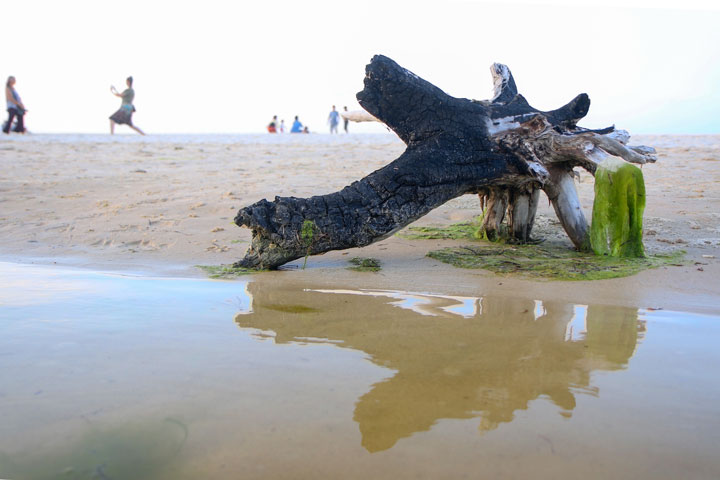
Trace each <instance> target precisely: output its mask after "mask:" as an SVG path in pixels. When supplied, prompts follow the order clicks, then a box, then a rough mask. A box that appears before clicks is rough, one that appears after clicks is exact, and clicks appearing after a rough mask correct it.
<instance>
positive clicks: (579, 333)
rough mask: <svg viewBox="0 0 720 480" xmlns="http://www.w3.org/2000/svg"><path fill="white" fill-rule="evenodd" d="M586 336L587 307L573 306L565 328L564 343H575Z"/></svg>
mask: <svg viewBox="0 0 720 480" xmlns="http://www.w3.org/2000/svg"><path fill="white" fill-rule="evenodd" d="M586 334H587V305H575V306H574V307H573V316H572V318H571V319H570V321H569V322H568V324H567V327H565V341H566V342H577V341H579V340H582V339H583V338H585V335H586Z"/></svg>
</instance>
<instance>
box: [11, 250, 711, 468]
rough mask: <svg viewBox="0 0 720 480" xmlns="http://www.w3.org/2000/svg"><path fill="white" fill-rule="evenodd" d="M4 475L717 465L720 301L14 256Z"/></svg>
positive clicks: (702, 466) (692, 466)
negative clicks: (305, 280) (437, 287)
mask: <svg viewBox="0 0 720 480" xmlns="http://www.w3.org/2000/svg"><path fill="white" fill-rule="evenodd" d="M0 278H2V280H1V281H0V282H1V285H2V287H1V288H0V419H2V421H1V422H0V478H17V479H21V478H22V479H35V478H37V479H41V478H42V479H46V478H80V479H84V478H88V479H94V478H99V479H106V478H107V479H125V478H127V479H144V478H147V479H150V478H152V479H171V478H172V479H185V478H187V479H190V478H193V479H195V478H204V479H214V478H217V479H225V478H244V479H245V478H293V479H297V478H314V479H317V478H432V479H436V478H530V477H532V478H553V479H558V478H573V479H575V478H653V479H657V478H668V479H669V478H717V477H718V476H720V460H718V458H717V451H718V445H720V434H719V433H718V426H719V425H718V418H720V415H719V414H720V406H718V402H717V399H718V398H720V380H719V379H718V376H717V374H716V371H717V368H718V366H720V362H719V361H718V360H719V357H720V354H718V353H717V348H716V347H715V345H716V343H717V339H718V338H719V334H720V323H719V321H720V318H717V317H710V316H700V315H693V314H688V313H680V312H664V311H648V310H645V309H642V308H640V309H638V308H627V307H617V306H612V305H574V304H567V303H562V302H553V301H551V300H548V299H532V298H530V299H527V298H523V297H522V295H521V294H520V296H519V297H517V298H515V297H492V296H487V295H483V292H477V296H474V297H461V296H456V295H453V294H452V292H451V288H450V287H448V291H445V292H400V291H388V290H357V289H353V288H350V287H346V288H337V289H331V290H328V289H327V288H325V289H320V288H313V286H312V285H301V284H297V283H296V282H295V281H294V280H293V276H292V273H291V272H290V273H288V272H285V273H283V272H274V273H270V274H263V275H258V276H253V277H249V278H248V279H246V280H242V281H236V282H222V281H210V280H196V279H193V280H186V279H167V278H164V279H155V278H147V277H133V276H127V275H109V274H98V273H93V272H86V271H74V270H66V269H56V268H46V267H34V266H16V265H10V264H0Z"/></svg>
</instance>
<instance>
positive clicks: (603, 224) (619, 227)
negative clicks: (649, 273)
mask: <svg viewBox="0 0 720 480" xmlns="http://www.w3.org/2000/svg"><path fill="white" fill-rule="evenodd" d="M644 210H645V182H644V181H643V174H642V170H640V169H639V168H638V167H636V166H635V165H631V164H629V163H627V162H625V161H623V160H621V159H619V158H615V157H609V158H607V159H606V160H605V161H604V162H603V163H601V164H600V165H599V166H598V169H597V171H596V172H595V201H594V203H593V213H592V224H591V225H590V244H591V246H592V250H593V252H595V254H596V255H607V256H611V257H629V258H642V257H644V256H645V248H644V247H643V242H642V223H643V211H644Z"/></svg>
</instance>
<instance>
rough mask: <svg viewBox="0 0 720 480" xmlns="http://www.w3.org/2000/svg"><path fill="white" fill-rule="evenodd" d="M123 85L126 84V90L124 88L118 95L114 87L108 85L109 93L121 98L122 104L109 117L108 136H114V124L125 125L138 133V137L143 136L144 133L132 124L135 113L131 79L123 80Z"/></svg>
mask: <svg viewBox="0 0 720 480" xmlns="http://www.w3.org/2000/svg"><path fill="white" fill-rule="evenodd" d="M125 83H126V84H127V87H128V88H126V89H125V90H124V91H123V92H122V93H119V92H118V91H117V89H115V87H114V86H112V85H110V93H112V94H113V95H115V96H116V97H120V98H122V104H121V105H120V109H119V110H118V111H117V112H115V113H113V114H112V115H110V135H114V134H115V124H116V123H117V124H120V125H127V126H128V127H130V128H132V129H133V130H135V131H136V132H138V133H139V134H140V135H145V132H143V131H142V130H140V129H139V128H138V127H136V126H135V125H133V123H132V114H133V112H134V111H135V107H134V106H133V100H134V99H135V90H133V88H132V84H133V78H132V77H128V78H127V79H126V80H125Z"/></svg>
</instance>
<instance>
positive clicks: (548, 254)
mask: <svg viewBox="0 0 720 480" xmlns="http://www.w3.org/2000/svg"><path fill="white" fill-rule="evenodd" d="M684 256H685V251H684V250H678V251H675V252H672V253H669V254H656V255H648V256H646V257H634V258H626V257H612V256H607V255H594V254H592V253H584V252H578V251H576V250H573V249H570V248H568V247H566V246H563V245H542V246H541V245H497V244H489V243H486V242H483V243H482V244H477V245H470V246H462V247H447V248H443V249H440V250H434V251H432V252H429V253H428V257H430V258H434V259H435V260H439V261H441V262H443V263H448V264H450V265H453V266H455V267H459V268H470V269H475V268H476V269H483V270H489V271H491V272H494V273H496V274H500V275H520V276H524V277H530V278H541V279H547V280H564V281H575V280H602V279H608V278H619V277H628V276H630V275H635V274H636V273H638V272H641V271H643V270H647V269H650V268H658V267H661V266H668V265H683V264H684V260H683V257H684Z"/></svg>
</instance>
